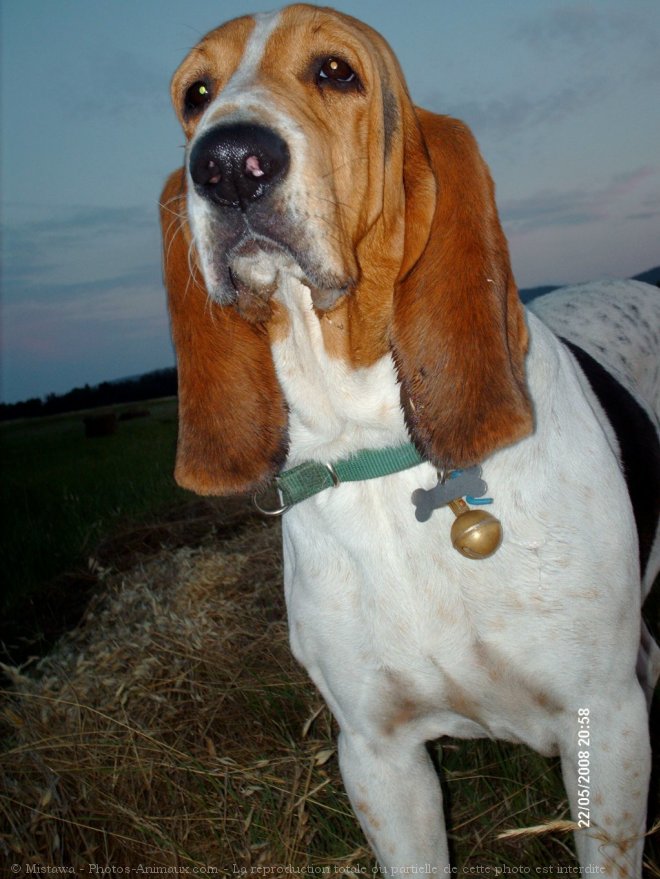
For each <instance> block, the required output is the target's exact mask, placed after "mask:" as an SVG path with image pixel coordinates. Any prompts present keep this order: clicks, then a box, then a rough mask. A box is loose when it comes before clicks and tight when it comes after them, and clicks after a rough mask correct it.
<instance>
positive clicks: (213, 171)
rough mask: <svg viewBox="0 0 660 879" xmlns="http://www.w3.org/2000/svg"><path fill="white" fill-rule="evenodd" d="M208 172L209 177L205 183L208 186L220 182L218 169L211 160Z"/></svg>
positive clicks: (220, 176) (220, 175)
mask: <svg viewBox="0 0 660 879" xmlns="http://www.w3.org/2000/svg"><path fill="white" fill-rule="evenodd" d="M208 170H209V172H210V174H211V176H210V177H209V179H208V181H207V183H208V184H209V185H210V186H215V185H216V184H218V183H220V181H221V180H222V174H221V173H220V169H219V168H218V166H217V165H216V163H215V162H214V161H213V160H209V164H208Z"/></svg>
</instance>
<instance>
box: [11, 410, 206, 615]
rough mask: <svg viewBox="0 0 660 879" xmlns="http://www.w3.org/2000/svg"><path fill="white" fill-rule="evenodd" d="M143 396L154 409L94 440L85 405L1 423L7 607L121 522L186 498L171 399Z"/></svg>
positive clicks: (77, 560)
mask: <svg viewBox="0 0 660 879" xmlns="http://www.w3.org/2000/svg"><path fill="white" fill-rule="evenodd" d="M145 405H146V407H147V408H149V410H150V412H151V415H150V417H147V418H135V419H132V420H128V421H121V422H119V424H118V427H117V432H116V433H114V434H112V435H110V436H106V437H99V438H96V439H86V438H85V431H84V425H83V421H82V419H83V413H75V414H72V415H65V416H53V417H50V418H41V419H30V420H28V419H26V420H22V421H17V422H11V423H8V424H4V425H2V426H1V428H0V446H1V450H2V458H1V464H0V467H1V473H2V488H1V494H0V498H1V503H2V511H3V536H2V549H1V552H2V555H1V557H0V559H1V562H2V570H3V579H4V596H3V599H2V610H3V611H4V612H5V613H10V612H11V610H12V608H14V607H16V606H17V605H18V604H19V603H20V602H21V601H24V600H25V599H26V597H28V596H29V595H32V594H35V593H36V592H37V591H38V590H39V589H40V588H41V587H43V585H44V584H45V583H46V582H47V581H49V580H50V579H52V578H54V577H56V576H57V575H59V574H61V573H62V572H64V571H66V570H68V569H70V568H72V567H76V566H82V565H84V564H85V563H86V558H87V556H88V555H89V554H90V553H92V552H93V550H94V547H95V544H96V543H97V541H98V540H99V539H100V538H101V537H102V536H104V535H106V534H107V533H108V532H111V531H112V529H113V528H115V527H116V526H117V525H118V524H119V523H120V522H121V523H125V522H126V521H127V520H128V521H135V522H140V521H145V520H146V519H149V518H151V517H153V516H155V515H156V514H157V513H158V511H159V510H162V509H163V508H164V507H166V506H168V505H171V504H173V503H176V502H178V501H181V500H183V499H184V498H186V497H190V496H189V495H188V494H187V493H186V492H183V491H182V490H181V489H179V488H177V486H176V485H175V483H174V480H173V478H172V469H173V466H174V452H175V444H176V400H173V399H171V400H160V401H155V402H151V403H148V404H145ZM129 408H130V406H118V407H116V411H117V413H121V412H122V411H123V410H125V409H129Z"/></svg>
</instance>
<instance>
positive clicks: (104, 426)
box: [83, 412, 117, 439]
mask: <svg viewBox="0 0 660 879" xmlns="http://www.w3.org/2000/svg"><path fill="white" fill-rule="evenodd" d="M83 424H84V425H85V436H86V437H87V439H96V438H98V437H101V436H111V435H112V434H113V433H115V432H116V430H117V415H116V413H115V412H98V413H95V414H94V415H86V416H85V417H84V418H83Z"/></svg>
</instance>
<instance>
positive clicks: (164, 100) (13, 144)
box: [0, 0, 660, 402]
mask: <svg viewBox="0 0 660 879" xmlns="http://www.w3.org/2000/svg"><path fill="white" fill-rule="evenodd" d="M334 5H335V7H336V8H337V9H340V10H343V11H345V12H349V13H351V14H352V15H355V16H357V17H358V18H361V19H363V20H364V21H366V22H367V23H369V24H370V25H371V26H372V27H375V28H376V29H377V30H379V31H380V32H381V33H382V34H383V35H384V36H385V38H386V39H387V40H388V41H389V43H390V45H391V46H392V47H393V49H394V51H395V52H396V54H397V55H398V57H399V59H400V61H401V64H402V67H403V70H404V72H405V74H406V78H407V81H408V85H409V88H410V91H411V94H412V96H413V99H414V100H415V102H416V103H417V104H419V105H421V106H424V107H427V108H428V109H430V110H433V111H436V112H440V113H448V114H451V115H455V116H457V117H459V118H461V119H463V120H464V121H465V122H467V123H468V125H470V127H471V128H472V129H473V131H474V132H475V134H476V136H477V139H478V140H479V143H480V145H481V149H482V152H483V153H484V155H485V157H486V160H487V161H488V163H489V165H490V167H491V171H492V173H493V176H494V178H495V181H496V184H497V200H498V205H499V209H500V213H501V215H502V218H503V221H504V227H505V231H506V233H507V235H508V238H509V242H510V246H511V253H512V259H513V268H514V272H515V275H516V278H517V281H518V284H519V286H520V287H530V286H536V285H540V284H546V283H547V284H551V283H555V284H563V283H572V282H579V281H584V280H589V279H595V278H598V277H629V276H630V275H633V274H637V273H639V272H641V271H644V270H646V269H648V268H651V267H652V266H655V265H657V264H658V263H660V112H659V108H660V102H659V100H658V94H660V53H659V52H658V51H657V47H658V45H660V3H659V2H658V0H591V2H583V0H568V2H561V0H463V2H459V0H407V2H405V0H391V2H388V0H336V2H335V3H334ZM274 7H276V2H275V3H273V0H266V2H261V0H195V2H194V3H192V2H190V0H0V15H1V20H0V25H1V40H2V45H1V49H2V60H1V62H0V63H1V68H0V88H1V94H0V113H1V117H0V134H1V151H0V156H1V158H0V174H1V176H0V196H1V201H0V208H1V219H2V235H1V238H0V244H1V248H2V252H1V256H2V270H1V274H0V282H1V288H0V290H1V300H0V304H1V312H0V318H1V321H0V332H1V336H2V361H1V372H0V398H1V399H2V400H3V401H4V402H13V401H16V400H22V399H26V398H28V397H35V396H37V397H41V396H44V395H46V394H48V393H51V392H54V393H62V392H65V391H67V390H69V389H71V388H72V387H74V386H80V385H83V384H85V383H89V384H96V383H98V382H101V381H104V380H112V379H115V378H121V377H124V376H130V375H136V374H139V373H142V372H146V371H149V370H152V369H158V368H162V367H167V366H171V365H172V364H173V363H174V355H173V352H172V347H171V343H170V337H169V326H168V319H167V311H166V306H165V295H164V291H163V287H162V279H161V267H160V259H161V251H160V234H159V229H158V216H157V202H158V196H159V193H160V190H161V187H162V184H163V182H164V180H165V177H166V176H167V174H168V173H169V171H171V170H172V169H174V168H175V167H177V166H178V165H180V164H181V163H182V161H183V149H182V147H183V143H184V138H183V134H182V132H181V130H180V128H179V125H178V123H177V121H176V118H175V115H174V111H173V110H172V108H171V106H170V102H169V80H170V78H171V75H172V73H173V72H174V70H175V69H176V67H177V66H178V64H179V63H180V61H181V60H182V59H183V57H184V56H185V55H186V53H187V51H188V50H189V49H190V48H191V47H192V46H193V45H194V44H195V43H196V42H197V41H198V39H199V38H200V37H201V36H202V35H203V34H204V33H205V32H206V31H208V30H210V29H211V28H213V27H215V26H217V25H218V24H220V23H221V22H223V21H226V20H227V19H229V18H233V17H235V16H238V15H242V14H246V13H249V12H258V11H263V10H268V9H272V8H274Z"/></svg>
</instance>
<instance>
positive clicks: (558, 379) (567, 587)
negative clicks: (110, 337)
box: [273, 280, 639, 752]
mask: <svg viewBox="0 0 660 879" xmlns="http://www.w3.org/2000/svg"><path fill="white" fill-rule="evenodd" d="M276 296H277V297H278V298H279V299H280V301H281V302H282V303H283V304H284V305H285V306H286V308H287V311H288V314H289V317H290V328H289V333H288V334H287V336H286V337H285V338H284V339H283V340H281V341H279V342H278V343H277V344H275V345H274V346H273V355H274V359H275V365H276V369H277V373H278V377H279V380H280V382H281V384H282V387H283V390H284V393H285V396H286V399H287V402H288V404H289V407H290V422H289V435H290V455H289V462H288V464H289V466H291V465H294V464H297V463H300V462H301V461H304V460H320V461H336V460H337V459H339V458H344V457H347V456H348V455H350V454H351V452H354V451H356V450H358V449H361V448H367V447H382V446H390V445H396V444H398V443H400V442H405V441H407V439H408V436H407V432H406V428H405V424H404V419H403V413H402V411H401V407H400V403H399V389H398V384H397V381H396V374H395V370H394V366H393V363H392V360H391V357H389V356H387V357H385V358H383V359H382V360H381V361H379V362H378V363H376V364H375V365H374V366H372V367H370V368H368V369H363V370H353V369H351V368H350V366H348V365H347V364H345V363H344V362H343V361H341V360H337V359H333V358H331V357H329V356H328V355H327V353H326V352H325V350H324V347H323V339H322V334H321V330H320V326H319V320H318V318H317V316H316V314H315V312H314V309H313V307H312V303H311V299H310V296H309V291H308V290H307V288H306V287H304V286H303V285H302V284H300V282H299V281H297V280H287V281H286V282H284V283H283V284H282V286H281V287H280V289H279V291H278V293H277V294H276ZM530 330H531V337H532V345H531V350H530V355H529V358H528V380H529V383H530V389H531V393H532V397H533V399H534V400H535V402H536V431H535V434H534V435H533V436H532V437H530V438H528V439H526V440H524V441H522V442H520V443H518V444H516V445H515V446H513V447H510V448H508V449H504V450H502V451H500V452H498V453H496V454H495V455H493V456H492V457H491V458H490V459H488V461H487V462H484V476H485V478H486V480H487V482H488V486H489V494H492V495H493V496H494V498H495V505H494V507H493V512H494V513H495V515H497V516H498V518H499V519H500V520H501V521H502V524H503V528H504V542H503V545H502V547H501V548H500V550H499V551H498V552H497V553H496V555H495V556H493V557H492V558H490V559H487V560H483V561H472V560H468V559H465V558H463V557H461V556H460V555H458V554H457V553H456V552H455V551H454V550H453V549H452V547H451V543H450V539H449V530H450V526H451V522H452V521H453V514H452V513H451V511H449V510H448V509H446V508H445V509H441V510H437V511H435V513H434V514H433V516H432V517H431V519H430V520H429V521H428V522H425V523H420V522H418V521H417V520H416V519H415V515H414V507H413V504H412V502H411V499H410V497H411V494H412V492H413V491H414V490H415V489H416V488H420V487H422V488H430V487H432V485H434V484H435V479H436V476H435V472H434V470H433V468H432V467H431V466H430V465H428V464H424V465H421V466H419V467H416V468H413V469H411V470H407V471H404V472H402V473H398V474H395V475H393V476H389V477H381V478H378V479H375V480H369V481H365V482H360V483H352V484H346V485H341V486H339V487H338V488H334V489H329V490H327V491H325V492H323V493H321V494H319V495H316V496H315V497H313V498H310V499H309V500H307V501H305V502H303V503H301V504H299V505H298V506H296V507H294V508H293V509H291V510H290V511H289V512H287V513H286V514H285V516H284V558H285V589H286V598H287V607H288V614H289V626H290V637H291V645H292V649H293V651H294V653H295V655H296V657H297V658H298V659H299V661H300V662H302V663H303V665H305V667H306V668H307V670H308V671H309V673H310V675H311V677H312V678H313V680H314V682H315V683H316V684H317V686H318V687H319V689H320V690H321V692H322V694H323V695H324V697H325V698H326V700H327V702H328V704H329V705H330V707H331V709H332V711H333V713H334V714H335V716H336V717H337V719H338V721H339V723H340V725H341V726H342V728H344V729H353V730H355V729H359V730H360V731H361V732H362V733H363V734H364V735H366V736H367V737H369V738H378V737H379V736H382V735H383V734H384V733H386V732H387V731H388V730H391V729H392V727H393V725H395V726H396V725H397V724H398V725H399V726H400V727H401V729H402V730H404V729H405V730H408V731H410V732H411V734H412V731H413V730H414V735H415V736H416V737H419V738H420V740H428V739H431V738H434V737H437V736H439V735H442V734H451V735H457V736H466V737H473V736H480V735H491V736H495V737H499V738H505V739H509V740H513V741H524V742H527V743H528V744H530V745H531V746H533V747H535V748H536V749H537V750H540V751H542V752H552V751H553V750H554V749H555V746H556V741H555V739H554V733H553V729H552V725H551V724H549V723H548V720H547V717H548V713H549V712H555V713H556V712H558V711H561V710H562V709H564V708H568V702H570V701H572V700H574V699H577V700H578V701H579V699H580V698H581V694H580V691H581V690H583V691H584V690H585V688H586V690H590V689H591V688H593V687H594V686H596V685H597V682H596V681H594V675H595V674H597V672H595V671H594V669H597V668H599V663H597V662H594V652H596V653H598V654H601V653H602V655H603V656H604V655H606V654H607V652H608V651H613V650H616V651H617V652H618V655H619V657H621V655H622V652H623V653H625V654H626V657H625V660H623V659H622V662H621V666H620V667H621V668H624V667H625V668H626V669H629V668H630V657H629V656H628V655H627V654H629V653H630V654H631V655H632V654H633V653H634V652H635V651H636V645H637V631H636V627H637V626H638V619H639V616H638V613H639V608H638V607H635V606H633V605H634V602H632V603H631V601H630V594H631V593H630V585H629V584H630V581H631V578H634V576H635V572H634V570H633V567H634V565H633V564H632V563H631V561H630V560H631V559H634V555H635V554H634V552H631V551H630V544H631V542H634V540H635V537H634V533H633V528H632V521H631V520H630V521H624V522H623V524H620V525H619V527H618V529H617V530H616V531H612V529H611V528H610V522H609V515H610V510H611V509H612V507H614V508H615V509H627V505H628V501H627V495H626V489H625V485H624V483H623V480H622V478H621V474H620V472H619V468H618V466H617V462H616V456H615V453H614V451H613V449H612V448H611V447H610V445H609V443H608V439H607V437H606V435H605V433H604V432H603V430H602V428H601V427H600V425H599V424H598V422H597V420H596V418H595V417H594V414H593V411H592V409H591V408H590V406H589V403H588V402H587V400H586V399H585V398H584V396H583V395H582V394H581V393H580V392H578V391H577V378H576V376H575V373H574V371H573V367H572V364H571V362H570V360H569V358H568V357H567V356H566V354H565V352H564V351H563V350H562V349H561V348H560V347H559V346H558V345H557V342H556V340H555V339H554V337H553V336H552V335H551V334H550V333H549V332H548V331H547V330H546V329H545V328H544V327H543V326H542V325H541V324H540V323H539V322H538V321H537V320H536V319H535V318H533V317H530ZM567 400H571V401H572V402H571V405H570V406H568V405H567V403H566V401H567ZM595 461H598V466H597V470H598V471H599V472H601V473H607V474H608V476H607V478H608V479H609V486H608V490H607V493H606V496H605V503H603V496H602V495H601V496H600V497H599V495H598V491H599V488H598V487H596V486H594V485H593V484H592V479H591V476H590V474H591V473H592V472H593V470H594V463H595ZM602 478H604V477H602V476H601V479H602ZM585 517H588V518H589V519H590V520H591V521H592V527H593V528H594V533H607V532H608V531H612V533H611V539H610V540H609V541H608V542H607V543H606V544H605V545H604V544H603V543H602V542H600V543H598V544H597V545H594V546H590V545H585V542H584V540H577V541H576V540H575V535H576V534H580V533H583V532H584V527H583V526H584V520H585ZM581 615H582V617H583V618H584V619H585V620H588V621H589V622H588V626H585V633H584V638H581V637H580V635H579V633H577V632H576V623H575V620H576V619H579V618H580V616H581ZM615 642H616V643H615ZM602 667H605V668H606V667H608V663H603V665H602ZM611 673H612V674H616V673H617V672H616V671H615V670H612V671H611ZM623 674H624V672H622V675H623ZM625 674H626V675H628V674H629V671H625ZM558 681H562V683H561V684H559V683H558ZM567 682H571V686H570V687H569V686H567Z"/></svg>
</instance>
